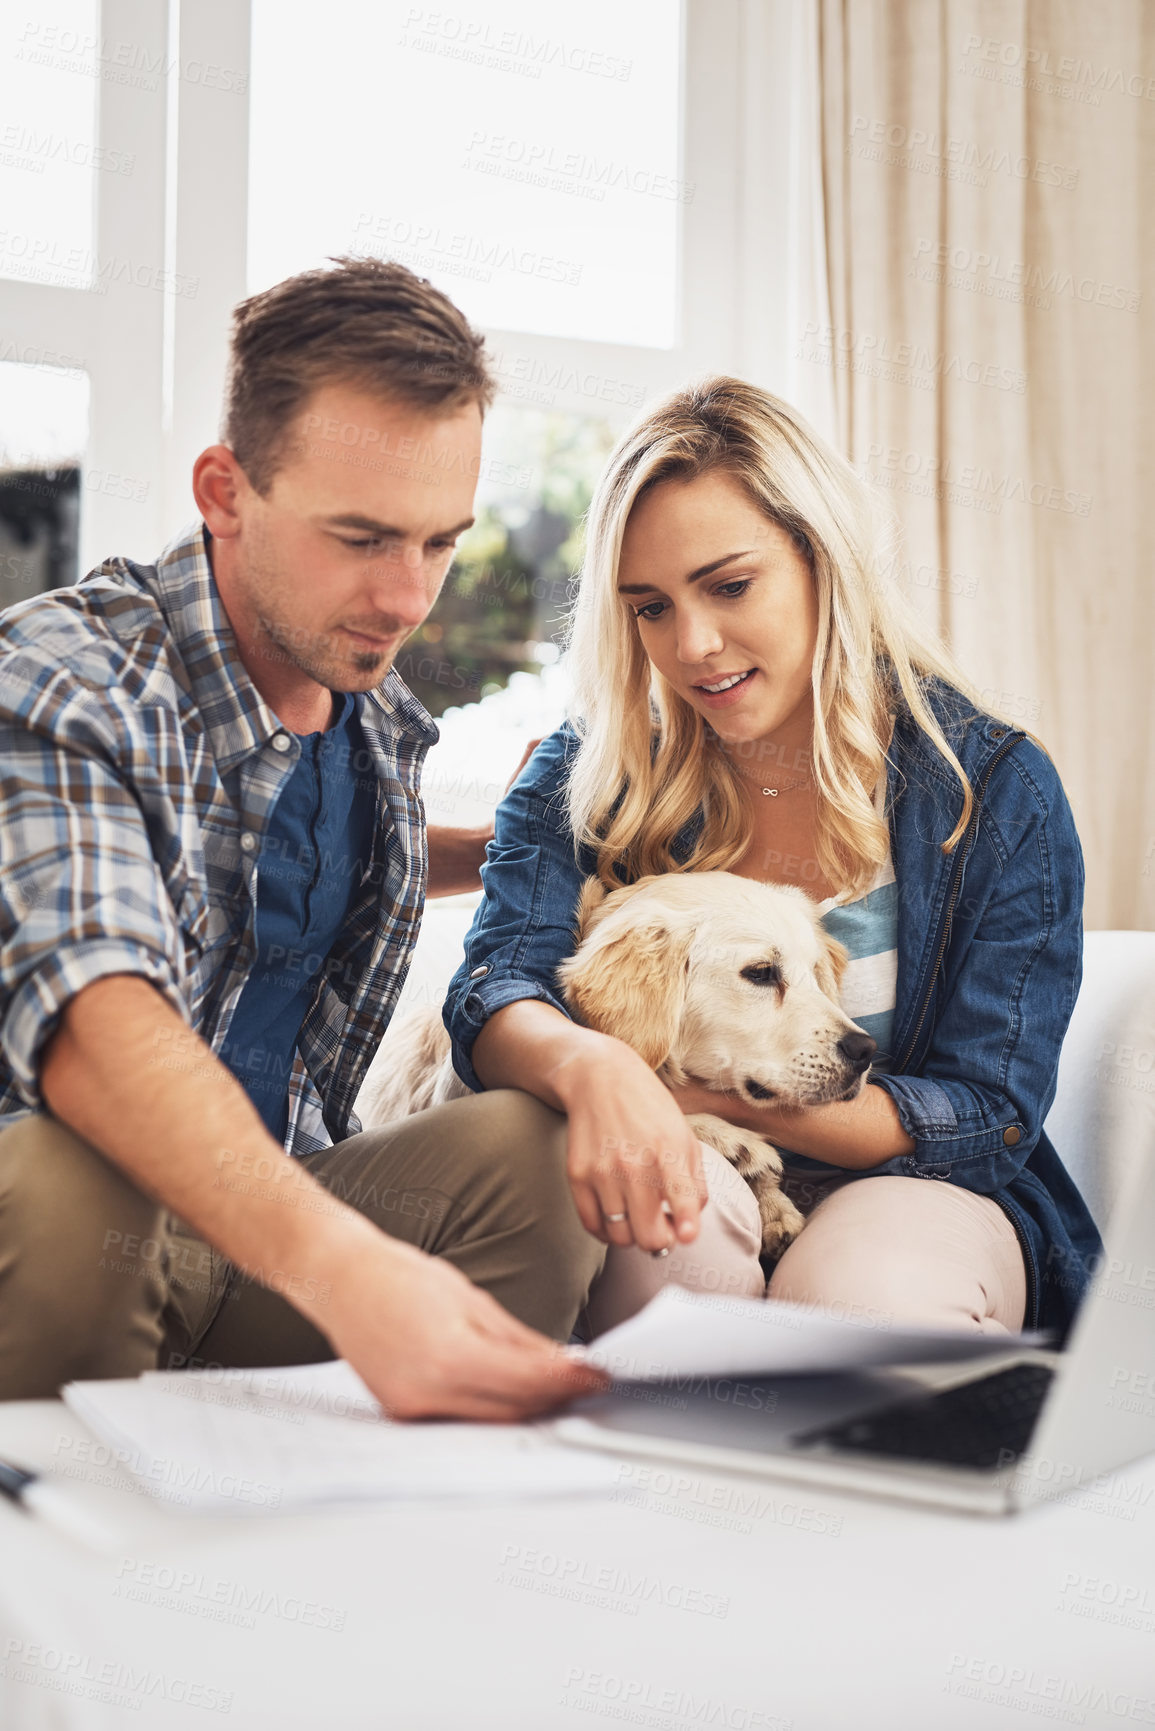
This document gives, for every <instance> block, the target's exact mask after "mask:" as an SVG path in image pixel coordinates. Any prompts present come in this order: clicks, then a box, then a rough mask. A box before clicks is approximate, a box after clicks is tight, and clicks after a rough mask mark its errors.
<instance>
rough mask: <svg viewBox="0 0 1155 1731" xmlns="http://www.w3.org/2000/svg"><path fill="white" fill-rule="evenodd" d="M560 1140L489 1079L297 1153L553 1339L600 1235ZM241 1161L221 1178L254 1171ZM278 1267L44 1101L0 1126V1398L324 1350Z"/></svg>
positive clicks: (580, 1288)
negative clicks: (238, 1256)
mask: <svg viewBox="0 0 1155 1731" xmlns="http://www.w3.org/2000/svg"><path fill="white" fill-rule="evenodd" d="M565 1146H566V1135H565V1120H564V1119H563V1118H561V1117H560V1116H559V1115H558V1114H557V1113H556V1112H551V1111H550V1109H549V1108H548V1107H547V1106H543V1105H542V1104H541V1103H540V1102H539V1101H537V1100H534V1099H532V1098H531V1097H530V1096H529V1095H528V1094H522V1093H519V1092H517V1091H515V1090H512V1089H495V1090H494V1091H493V1092H491V1093H486V1094H478V1095H475V1096H473V1097H472V1098H470V1099H467V1100H454V1101H452V1102H450V1104H448V1105H445V1106H435V1107H433V1108H432V1109H431V1110H430V1111H428V1112H421V1113H418V1114H417V1115H416V1116H415V1117H413V1118H408V1119H405V1120H403V1121H401V1122H399V1123H396V1124H390V1125H388V1126H387V1127H386V1128H384V1129H379V1130H368V1131H366V1132H365V1133H364V1134H363V1135H360V1136H353V1137H350V1138H349V1139H348V1140H347V1141H345V1142H342V1143H339V1144H338V1145H337V1146H336V1147H334V1148H328V1149H325V1150H324V1151H323V1152H322V1153H320V1154H314V1155H309V1156H307V1157H306V1158H305V1159H304V1161H303V1164H304V1165H306V1166H307V1167H308V1168H309V1170H310V1171H311V1172H312V1173H313V1175H314V1177H316V1178H317V1179H318V1180H319V1182H320V1183H321V1184H322V1185H324V1187H325V1188H326V1189H327V1190H328V1191H329V1192H330V1193H331V1194H332V1195H334V1196H336V1197H339V1198H340V1199H341V1201H343V1202H347V1203H348V1204H349V1206H350V1207H352V1208H355V1209H357V1211H358V1212H359V1213H361V1214H364V1215H365V1216H367V1218H368V1219H370V1220H372V1221H374V1222H375V1223H376V1225H378V1226H379V1227H380V1228H381V1229H382V1231H384V1232H387V1233H389V1234H390V1236H391V1237H394V1238H399V1239H403V1240H404V1241H405V1242H406V1243H407V1244H413V1245H416V1246H417V1247H418V1248H419V1249H421V1250H425V1251H428V1252H429V1253H430V1254H431V1255H434V1256H444V1257H446V1258H447V1259H448V1260H449V1261H450V1262H452V1263H454V1264H455V1265H456V1266H457V1267H458V1268H460V1269H461V1270H462V1272H463V1273H464V1274H467V1275H468V1276H469V1278H470V1279H471V1280H472V1281H473V1282H474V1283H475V1284H476V1285H478V1286H480V1287H484V1288H485V1290H486V1291H487V1292H490V1293H492V1295H493V1296H494V1297H495V1298H496V1299H498V1300H499V1301H500V1303H502V1304H503V1305H504V1306H505V1307H506V1309H507V1310H509V1311H511V1312H512V1314H513V1315H514V1316H516V1317H519V1318H520V1319H521V1321H523V1322H525V1323H528V1324H529V1325H530V1326H531V1327H533V1328H537V1329H540V1330H541V1332H542V1333H543V1334H547V1335H551V1336H552V1337H553V1338H554V1339H556V1340H566V1339H568V1338H569V1335H570V1332H571V1330H572V1328H573V1325H574V1322H575V1320H576V1318H577V1316H578V1314H579V1312H580V1311H581V1310H582V1308H583V1306H584V1304H585V1299H586V1294H587V1293H588V1291H589V1287H590V1283H591V1282H592V1280H593V1279H594V1277H595V1275H596V1274H597V1273H598V1271H599V1269H600V1268H601V1264H602V1258H603V1256H604V1254H605V1252H604V1249H603V1246H602V1245H601V1244H599V1243H598V1241H597V1240H596V1239H594V1238H591V1237H590V1235H589V1234H588V1233H587V1232H586V1230H585V1228H584V1227H583V1226H582V1224H581V1221H580V1220H579V1219H578V1215H577V1211H576V1209H575V1207H574V1204H573V1198H572V1196H571V1194H570V1188H569V1183H568V1180H567V1178H566V1170H565ZM274 1165H275V1160H274V1157H272V1156H270V1169H269V1172H268V1173H266V1174H265V1177H266V1178H269V1177H271V1176H272V1175H273V1168H274ZM259 1166H260V1162H259V1161H257V1162H254V1166H253V1170H252V1171H249V1172H241V1171H240V1169H239V1167H238V1170H237V1172H236V1174H235V1175H233V1176H232V1177H231V1178H230V1182H231V1183H233V1184H235V1186H236V1188H237V1189H238V1190H242V1189H243V1188H244V1186H245V1184H252V1185H254V1186H257V1185H259V1184H260V1182H261V1173H260V1171H259V1170H258V1168H259ZM295 1278H296V1279H299V1278H300V1277H299V1276H293V1275H290V1274H288V1273H280V1272H279V1271H277V1270H268V1271H265V1280H266V1284H265V1285H260V1284H257V1283H256V1282H255V1281H252V1280H249V1279H247V1278H246V1277H245V1276H244V1275H243V1274H241V1273H240V1272H239V1270H238V1269H237V1268H235V1267H234V1266H233V1265H232V1264H231V1263H230V1262H229V1261H228V1260H227V1259H226V1258H225V1257H223V1256H222V1255H221V1254H220V1253H219V1252H218V1251H216V1250H214V1249H213V1248H212V1246H211V1245H209V1244H207V1243H206V1242H205V1241H204V1240H203V1239H200V1238H197V1237H196V1236H195V1235H193V1234H192V1233H191V1232H190V1231H188V1230H186V1229H185V1228H184V1227H183V1226H182V1225H181V1223H180V1222H179V1221H178V1220H177V1219H176V1217H175V1216H174V1215H173V1214H172V1213H171V1212H170V1211H169V1210H168V1209H166V1208H165V1207H164V1206H163V1205H162V1204H160V1203H157V1202H154V1201H152V1200H151V1199H150V1198H149V1197H147V1196H145V1195H144V1194H143V1193H142V1192H141V1191H140V1190H138V1189H137V1188H136V1186H135V1185H134V1184H133V1183H132V1182H131V1180H130V1179H128V1178H127V1177H126V1176H125V1175H124V1174H123V1173H121V1172H120V1171H119V1169H118V1168H117V1167H115V1166H113V1165H112V1164H111V1162H110V1161H108V1160H106V1159H105V1158H104V1157H103V1156H102V1155H101V1154H99V1153H98V1152H97V1151H96V1149H94V1148H93V1147H91V1146H90V1144H88V1143H87V1142H84V1141H82V1140H81V1139H80V1137H78V1136H76V1135H74V1134H73V1133H72V1131H70V1130H68V1129H66V1128H65V1127H64V1126H63V1125H62V1124H60V1123H59V1122H57V1120H55V1119H53V1118H50V1117H47V1116H36V1117H32V1118H27V1119H24V1120H23V1121H21V1122H20V1123H19V1124H16V1125H14V1126H13V1127H12V1128H11V1129H9V1130H5V1131H3V1132H0V1399H8V1400H18V1399H33V1398H37V1397H41V1396H50V1395H54V1394H55V1393H56V1392H57V1390H58V1389H59V1388H60V1385H61V1384H62V1383H64V1382H68V1381H70V1380H71V1379H73V1378H75V1377H114V1376H135V1375H137V1374H138V1373H139V1372H140V1371H142V1370H149V1369H155V1368H158V1367H159V1368H160V1369H165V1368H175V1367H179V1366H188V1367H197V1366H202V1365H214V1366H215V1365H228V1366H255V1365H277V1364H308V1363H314V1362H317V1361H319V1360H322V1359H330V1358H332V1357H333V1352H332V1349H331V1347H330V1346H329V1343H328V1341H327V1340H326V1339H325V1337H324V1335H323V1334H321V1333H319V1332H318V1331H317V1329H316V1328H314V1327H313V1325H312V1324H311V1323H310V1322H308V1321H306V1319H305V1318H304V1317H303V1316H302V1315H301V1314H300V1312H299V1311H298V1310H297V1309H296V1308H295V1307H294V1306H293V1305H292V1304H291V1303H290V1302H289V1298H288V1296H286V1294H287V1293H288V1292H290V1291H291V1290H292V1286H291V1282H292V1280H293V1279H295ZM308 1296H310V1297H316V1296H317V1294H315V1293H314V1294H310V1295H308ZM322 1302H323V1295H322Z"/></svg>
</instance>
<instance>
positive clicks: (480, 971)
mask: <svg viewBox="0 0 1155 1731" xmlns="http://www.w3.org/2000/svg"><path fill="white" fill-rule="evenodd" d="M488 972H489V969H488V968H487V967H480V968H474V970H473V972H472V973H471V974H470V976H469V977H470V979H471V980H480V979H484V977H485V975H486V974H488Z"/></svg>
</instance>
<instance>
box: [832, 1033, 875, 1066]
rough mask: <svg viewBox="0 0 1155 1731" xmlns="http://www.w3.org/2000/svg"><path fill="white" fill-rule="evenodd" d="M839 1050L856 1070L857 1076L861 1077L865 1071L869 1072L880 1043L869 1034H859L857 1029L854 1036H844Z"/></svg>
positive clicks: (839, 1043) (840, 1041)
mask: <svg viewBox="0 0 1155 1731" xmlns="http://www.w3.org/2000/svg"><path fill="white" fill-rule="evenodd" d="M838 1050H839V1051H840V1052H841V1053H842V1056H843V1057H844V1058H845V1059H846V1061H847V1063H848V1064H850V1065H851V1066H852V1068H853V1070H854V1073H855V1075H856V1076H861V1074H862V1072H863V1071H864V1070H869V1068H870V1060H871V1059H872V1058H873V1057H874V1054H875V1053H876V1052H877V1051H878V1041H877V1040H872V1039H871V1037H870V1035H869V1034H862V1033H859V1032H858V1030H857V1029H856V1030H855V1031H854V1033H852V1034H843V1036H842V1038H841V1040H839V1042H838Z"/></svg>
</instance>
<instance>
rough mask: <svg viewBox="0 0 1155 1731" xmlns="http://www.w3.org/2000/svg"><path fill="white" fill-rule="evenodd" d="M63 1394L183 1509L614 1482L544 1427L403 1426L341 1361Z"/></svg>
mask: <svg viewBox="0 0 1155 1731" xmlns="http://www.w3.org/2000/svg"><path fill="white" fill-rule="evenodd" d="M62 1393H63V1396H64V1400H65V1401H66V1403H67V1405H68V1406H69V1407H70V1409H71V1410H72V1411H73V1412H74V1413H75V1414H76V1416H77V1417H78V1418H80V1419H82V1420H83V1421H84V1423H85V1424H86V1425H87V1426H88V1428H89V1429H90V1430H91V1431H93V1432H94V1434H95V1435H96V1436H97V1437H98V1438H99V1440H100V1441H101V1442H102V1443H104V1444H105V1445H106V1446H107V1447H108V1448H109V1449H110V1450H112V1451H113V1459H114V1461H115V1463H116V1464H117V1465H118V1466H121V1467H123V1468H124V1470H125V1471H126V1472H128V1473H129V1474H131V1475H132V1477H133V1478H134V1479H135V1480H136V1481H137V1482H138V1483H139V1484H141V1485H143V1486H144V1487H145V1488H147V1489H148V1490H149V1491H151V1492H152V1493H153V1495H155V1496H156V1497H157V1498H158V1499H159V1500H161V1501H164V1502H166V1503H170V1504H174V1505H176V1506H178V1507H189V1508H196V1509H213V1510H216V1511H223V1510H228V1509H235V1510H242V1511H244V1510H260V1509H266V1510H276V1509H284V1508H291V1507H295V1506H298V1505H302V1504H308V1503H318V1502H334V1501H347V1500H355V1499H363V1498H372V1499H391V1498H412V1497H483V1498H485V1497H501V1498H507V1497H517V1498H521V1497H535V1496H564V1495H567V1494H588V1493H591V1492H593V1493H597V1492H600V1491H603V1490H610V1489H612V1487H613V1485H614V1483H615V1482H616V1476H615V1473H616V1470H615V1468H614V1465H613V1463H612V1462H611V1461H608V1460H607V1461H597V1462H591V1458H590V1457H588V1456H584V1455H582V1454H580V1453H579V1452H578V1451H576V1450H571V1449H567V1448H565V1447H564V1446H563V1445H562V1444H561V1443H559V1442H557V1441H556V1440H555V1439H554V1438H553V1437H552V1436H551V1434H550V1433H549V1431H548V1430H547V1428H546V1427H545V1426H544V1425H491V1424H458V1423H421V1424H393V1423H391V1422H390V1421H389V1420H388V1419H386V1418H383V1417H382V1416H381V1410H380V1407H379V1406H378V1404H377V1402H376V1401H375V1400H374V1399H373V1396H372V1395H371V1394H370V1393H369V1390H368V1389H367V1388H366V1387H365V1384H364V1383H363V1382H362V1381H361V1379H360V1377H358V1376H357V1374H356V1373H355V1372H354V1371H353V1370H352V1369H351V1368H350V1366H349V1365H347V1364H344V1363H342V1362H341V1361H340V1360H337V1361H335V1362H332V1363H329V1364H319V1365H299V1366H294V1367H292V1368H291V1369H284V1370H281V1369H274V1370H248V1371H224V1372H222V1371H175V1372H166V1373H151V1374H145V1375H144V1376H142V1377H138V1378H126V1379H123V1380H117V1381H109V1382H72V1383H69V1384H67V1386H66V1387H65V1388H64V1389H63V1390H62Z"/></svg>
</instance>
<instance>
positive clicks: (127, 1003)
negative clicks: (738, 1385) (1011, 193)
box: [40, 975, 604, 1419]
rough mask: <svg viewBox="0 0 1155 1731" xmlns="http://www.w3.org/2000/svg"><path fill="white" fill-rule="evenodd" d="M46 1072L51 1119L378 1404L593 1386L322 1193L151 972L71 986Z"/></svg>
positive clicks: (555, 1401) (512, 1400)
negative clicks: (307, 1335)
mask: <svg viewBox="0 0 1155 1731" xmlns="http://www.w3.org/2000/svg"><path fill="white" fill-rule="evenodd" d="M40 1082H41V1092H42V1094H43V1096H44V1100H45V1103H46V1104H47V1106H48V1107H49V1109H50V1110H51V1111H52V1113H53V1114H54V1116H55V1117H57V1118H59V1119H60V1121H61V1123H63V1124H67V1125H68V1126H69V1127H70V1128H71V1129H73V1130H75V1131H76V1133H77V1134H78V1135H80V1136H83V1137H85V1139H86V1140H87V1141H89V1142H91V1143H92V1145H93V1147H95V1148H99V1149H100V1150H101V1152H102V1153H103V1154H104V1155H105V1156H106V1158H107V1159H109V1160H110V1161H112V1163H113V1164H114V1165H115V1166H118V1167H119V1168H120V1169H121V1171H122V1172H124V1173H126V1174H127V1175H128V1177H129V1178H130V1179H131V1180H132V1181H133V1182H134V1183H135V1184H136V1185H137V1186H138V1187H139V1188H140V1189H141V1190H144V1191H146V1192H147V1193H148V1194H149V1195H150V1196H154V1197H156V1198H157V1199H158V1200H159V1201H161V1202H163V1203H164V1204H165V1205H166V1206H167V1207H168V1208H170V1209H171V1210H172V1211H173V1213H175V1214H177V1215H179V1217H180V1218H181V1219H182V1220H185V1221H187V1222H188V1223H189V1225H191V1226H192V1227H193V1228H194V1230H195V1231H196V1232H198V1233H199V1234H200V1235H201V1236H202V1237H203V1238H205V1239H207V1240H208V1242H209V1243H210V1244H213V1245H215V1246H216V1247H217V1249H218V1250H220V1251H222V1252H223V1253H224V1255H225V1256H227V1257H228V1258H229V1259H230V1260H231V1261H232V1262H234V1263H236V1265H237V1267H238V1268H240V1269H242V1270H244V1272H245V1273H247V1274H249V1275H251V1276H252V1278H253V1279H255V1280H260V1281H262V1282H263V1283H264V1284H266V1285H269V1286H271V1287H272V1288H273V1290H274V1291H280V1292H283V1293H284V1295H285V1297H286V1299H287V1300H288V1301H289V1302H290V1303H292V1304H294V1305H295V1306H296V1308H297V1309H298V1310H300V1311H301V1312H302V1314H304V1315H305V1316H307V1317H308V1319H309V1321H310V1322H311V1323H312V1324H313V1325H314V1327H315V1328H317V1329H319V1330H320V1332H321V1333H322V1334H323V1335H324V1336H325V1337H326V1339H327V1340H328V1341H329V1342H330V1343H331V1345H332V1346H333V1349H334V1351H336V1352H338V1353H340V1354H342V1355H343V1356H344V1357H346V1358H348V1360H349V1361H350V1363H351V1364H352V1366H353V1368H354V1370H356V1371H357V1372H358V1374H359V1375H360V1376H362V1377H363V1378H364V1380H365V1382H366V1383H367V1384H368V1385H369V1387H370V1388H371V1389H372V1390H373V1393H374V1394H375V1395H376V1396H377V1398H378V1399H379V1400H380V1401H381V1402H382V1404H383V1405H385V1406H386V1407H387V1408H388V1409H389V1411H390V1412H393V1413H396V1414H397V1415H398V1416H401V1417H405V1418H416V1417H426V1416H433V1415H438V1416H444V1417H453V1418H499V1419H513V1418H527V1417H529V1416H530V1415H531V1414H534V1413H539V1412H543V1411H545V1410H546V1408H547V1407H550V1406H558V1405H560V1404H561V1403H562V1402H563V1401H565V1400H569V1399H572V1398H573V1396H574V1395H576V1394H588V1393H591V1392H594V1391H596V1390H597V1389H600V1388H601V1387H603V1386H604V1382H603V1379H601V1378H600V1377H599V1376H597V1375H596V1374H595V1373H593V1372H589V1371H586V1370H585V1369H584V1368H582V1367H579V1366H576V1365H574V1364H572V1363H571V1362H570V1361H568V1360H567V1359H566V1357H565V1355H564V1353H563V1352H562V1351H561V1349H560V1348H558V1347H557V1346H555V1345H554V1343H553V1342H552V1341H550V1340H547V1339H546V1338H545V1337H544V1336H543V1335H538V1334H535V1333H533V1331H532V1330H531V1329H528V1328H526V1327H524V1326H523V1325H522V1324H521V1323H520V1322H517V1321H515V1320H514V1318H513V1317H512V1316H509V1315H508V1314H507V1313H506V1312H505V1311H504V1310H503V1309H502V1308H501V1306H500V1305H499V1304H498V1303H497V1302H496V1301H495V1300H494V1299H492V1298H490V1297H489V1296H488V1294H486V1293H484V1292H482V1291H480V1290H479V1289H478V1288H476V1287H474V1286H472V1285H471V1284H470V1282H469V1281H468V1280H467V1279H466V1278H465V1276H464V1275H463V1274H460V1273H459V1272H458V1271H457V1270H456V1269H455V1268H452V1267H450V1266H448V1265H447V1264H445V1263H442V1262H439V1261H438V1260H437V1259H436V1258H434V1257H431V1256H427V1255H425V1254H424V1252H422V1251H419V1250H415V1249H414V1248H413V1247H412V1246H410V1245H406V1244H402V1243H400V1242H399V1241H398V1240H396V1239H392V1238H390V1237H389V1236H388V1235H387V1234H386V1233H384V1232H382V1231H380V1230H379V1228H377V1227H376V1226H374V1225H373V1224H372V1222H371V1221H369V1220H366V1219H364V1218H363V1216H361V1215H360V1214H358V1213H357V1212H356V1211H355V1210H354V1209H352V1208H350V1207H349V1206H348V1204H347V1203H345V1202H342V1201H340V1200H339V1199H338V1198H337V1197H336V1196H334V1195H331V1194H330V1193H329V1192H328V1191H326V1190H325V1189H324V1188H323V1187H322V1185H320V1184H319V1183H318V1182H317V1180H316V1179H315V1178H314V1177H313V1175H312V1174H311V1173H310V1172H309V1171H308V1170H307V1169H306V1168H305V1167H304V1166H302V1165H301V1164H300V1162H299V1161H296V1160H293V1159H292V1158H290V1156H289V1155H288V1154H286V1153H285V1150H284V1149H283V1148H281V1147H280V1146H279V1145H278V1144H277V1143H276V1142H275V1141H274V1140H273V1138H272V1137H271V1136H270V1135H269V1133H268V1131H267V1130H266V1129H265V1126H264V1124H263V1123H262V1122H261V1120H260V1118H259V1116H258V1115H257V1112H256V1109H255V1107H254V1106H253V1105H252V1102H251V1101H250V1100H249V1098H248V1096H247V1095H246V1094H245V1092H244V1090H243V1089H242V1087H241V1085H240V1083H239V1082H238V1081H237V1080H236V1078H235V1077H234V1076H232V1075H231V1074H230V1072H229V1071H228V1070H227V1069H226V1068H225V1066H224V1065H223V1064H222V1063H221V1061H220V1059H219V1058H218V1057H216V1055H215V1054H214V1053H213V1052H212V1051H211V1050H210V1048H209V1047H208V1046H207V1045H206V1044H205V1042H204V1041H203V1040H202V1039H201V1038H200V1036H199V1035H198V1034H194V1033H193V1032H192V1031H191V1029H189V1028H187V1027H186V1026H185V1024H184V1023H183V1022H182V1021H181V1019H180V1017H179V1016H178V1015H177V1013H176V1011H175V1010H174V1009H172V1008H171V1006H170V1005H169V1004H168V1003H166V1001H165V1000H164V998H162V997H161V995H160V993H159V992H158V991H156V990H155V988H154V987H153V986H152V985H150V984H149V982H148V981H147V980H145V979H142V978H140V977H139V976H135V975H110V976H108V977H106V978H104V979H100V980H96V981H94V982H93V983H92V984H91V985H89V986H86V987H85V988H84V990H83V991H82V992H79V993H78V994H77V995H76V997H75V998H73V999H72V1000H71V1002H70V1003H69V1004H68V1005H67V1007H66V1009H65V1011H64V1014H63V1016H62V1017H61V1021H60V1026H59V1028H58V1029H57V1031H56V1032H55V1034H54V1035H53V1036H52V1039H51V1040H50V1041H49V1042H48V1044H47V1045H46V1048H45V1054H44V1058H43V1061H42V1064H41V1075H40ZM250 1174H253V1175H254V1176H251V1177H250V1176H249V1175H250ZM274 1277H275V1278H274ZM322 1292H324V1293H325V1299H324V1300H323V1301H322V1300H321V1298H320V1297H319V1296H317V1295H319V1294H320V1293H322Z"/></svg>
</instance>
